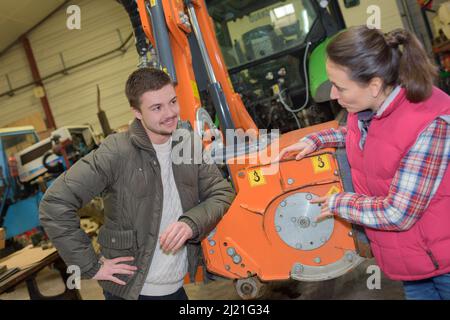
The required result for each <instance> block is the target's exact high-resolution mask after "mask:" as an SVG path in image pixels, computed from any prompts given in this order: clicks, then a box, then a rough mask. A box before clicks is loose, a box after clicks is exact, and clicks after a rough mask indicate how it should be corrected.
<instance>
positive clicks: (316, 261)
mask: <svg viewBox="0 0 450 320" xmlns="http://www.w3.org/2000/svg"><path fill="white" fill-rule="evenodd" d="M314 262H315V263H320V262H322V259H320V257H317V258H315V259H314Z"/></svg>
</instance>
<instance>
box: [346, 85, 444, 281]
mask: <svg viewBox="0 0 450 320" xmlns="http://www.w3.org/2000/svg"><path fill="white" fill-rule="evenodd" d="M442 115H450V97H449V96H448V95H447V94H446V93H444V92H442V91H441V90H439V89H438V88H434V89H433V94H432V96H431V97H430V98H429V99H427V100H426V101H424V102H421V103H412V102H410V101H408V100H407V99H406V92H405V90H404V89H402V90H401V91H400V93H399V94H398V95H397V97H396V98H395V99H394V101H392V103H391V104H390V105H389V106H388V108H387V109H386V110H385V111H384V112H383V114H382V115H381V116H379V117H378V116H375V117H374V118H373V119H372V122H371V124H370V128H369V133H368V136H367V139H366V143H365V146H364V150H361V149H360V147H359V140H360V137H361V134H360V131H359V129H358V118H357V115H356V114H349V116H348V123H347V126H348V133H347V141H346V148H347V155H348V159H349V163H350V166H351V172H352V178H353V184H354V187H355V192H356V193H359V194H364V195H368V196H378V197H385V196H387V195H388V191H389V185H390V183H391V181H392V179H393V177H394V175H395V172H396V171H397V169H398V168H399V164H400V161H401V159H403V157H404V156H405V155H406V154H407V152H408V151H409V149H410V148H411V147H412V146H413V145H414V143H415V141H416V140H417V138H418V136H419V135H420V133H421V132H422V131H423V130H424V129H426V128H427V127H428V126H429V125H430V124H431V123H432V122H433V121H434V120H435V119H436V118H438V117H439V116H442ZM365 230H366V233H367V236H368V238H369V239H370V243H371V248H372V251H373V254H374V256H375V258H376V261H377V263H378V265H379V266H380V268H381V269H382V271H383V272H384V273H385V274H386V275H387V276H388V277H389V278H391V279H393V280H420V279H426V278H430V277H434V276H437V275H441V274H445V273H449V272H450V170H449V169H447V170H446V172H445V174H444V177H443V179H442V182H441V184H440V186H439V188H438V190H437V191H436V193H435V195H434V196H433V198H432V200H431V202H430V204H429V207H428V208H427V210H426V211H425V212H424V213H423V215H422V217H421V218H420V219H419V220H418V222H417V223H415V224H414V225H413V227H411V228H410V229H409V230H407V231H400V232H399V231H381V230H374V229H371V228H366V229H365Z"/></svg>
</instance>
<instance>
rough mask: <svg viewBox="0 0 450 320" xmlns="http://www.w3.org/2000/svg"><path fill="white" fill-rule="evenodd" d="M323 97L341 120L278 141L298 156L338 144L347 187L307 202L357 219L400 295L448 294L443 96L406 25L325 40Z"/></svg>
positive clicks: (448, 136)
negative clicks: (343, 115)
mask: <svg viewBox="0 0 450 320" xmlns="http://www.w3.org/2000/svg"><path fill="white" fill-rule="evenodd" d="M327 54H328V59H327V65H326V67H327V73H328V77H329V79H330V81H331V83H332V85H333V86H332V89H331V98H332V99H337V100H338V102H339V103H340V105H341V106H342V107H343V108H345V109H347V111H348V112H349V114H348V119H347V126H346V127H340V128H339V129H330V130H324V131H321V132H318V133H315V134H311V135H309V136H306V137H305V138H303V139H302V140H300V141H299V142H298V143H296V144H294V145H291V146H289V147H288V148H285V149H284V150H282V151H281V153H280V156H279V157H280V158H283V157H285V156H286V154H287V153H291V152H294V151H295V152H298V155H297V156H296V159H297V160H299V159H301V158H302V157H304V156H305V155H307V154H309V153H311V152H314V151H316V150H318V149H320V148H324V147H338V146H344V145H345V146H346V150H347V156H348V160H349V163H350V167H351V173H352V180H353V184H354V188H355V193H349V192H344V193H339V194H335V195H332V196H327V197H321V198H317V199H315V200H313V201H312V202H314V203H322V204H323V206H322V214H321V216H320V219H323V218H325V217H331V216H338V217H341V218H343V219H346V220H348V221H349V222H351V223H354V224H360V225H363V226H364V227H365V230H366V233H367V236H368V237H369V239H370V242H371V248H372V251H373V253H374V256H375V258H376V260H377V263H378V265H379V266H380V267H381V269H382V270H383V272H384V273H385V274H386V275H387V276H388V277H389V278H391V279H393V280H402V281H403V283H404V291H405V297H406V298H407V299H446V300H448V299H450V170H447V168H448V163H449V161H450V97H449V96H448V95H447V94H446V93H444V92H442V91H441V90H439V89H438V88H436V87H434V86H433V80H434V78H435V76H436V69H435V67H434V66H433V65H432V63H431V62H430V61H429V59H428V57H427V55H426V52H425V51H424V49H423V47H422V46H421V45H420V43H419V41H418V40H417V38H416V37H415V36H414V35H412V34H411V33H409V32H407V31H405V30H400V29H399V30H394V31H392V32H390V33H388V34H387V35H384V34H383V33H382V32H380V31H379V30H375V29H369V28H367V27H365V26H361V27H354V28H350V29H348V30H346V31H344V32H342V33H340V34H338V35H337V36H336V37H335V38H334V39H333V40H332V41H331V42H330V44H329V45H328V47H327Z"/></svg>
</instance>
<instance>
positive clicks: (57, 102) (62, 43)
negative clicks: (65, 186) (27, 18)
mask: <svg viewBox="0 0 450 320" xmlns="http://www.w3.org/2000/svg"><path fill="white" fill-rule="evenodd" d="M71 4H76V5H78V6H79V7H80V9H81V29H80V30H76V29H75V30H69V29H68V28H67V27H66V20H67V17H68V15H67V14H66V12H65V10H64V11H60V12H58V13H57V14H55V15H54V16H52V17H51V18H50V19H49V20H47V21H46V22H45V23H44V24H42V25H41V26H40V27H39V28H37V29H36V30H35V31H33V32H32V33H31V34H30V35H29V39H30V42H31V46H32V48H33V51H34V55H35V58H36V61H37V64H38V67H39V70H40V73H41V77H45V76H47V75H49V74H52V73H54V72H57V71H58V70H61V69H63V64H62V62H61V57H60V54H62V56H63V58H64V62H65V65H66V67H70V66H73V65H76V64H78V63H81V62H82V61H85V60H88V59H91V58H93V57H95V56H98V55H100V54H102V53H106V52H108V51H110V50H113V49H115V48H117V47H119V46H120V45H121V39H120V37H119V32H120V34H121V37H122V41H124V40H125V39H126V38H127V37H128V36H129V35H130V33H131V25H130V22H129V19H128V15H127V14H126V12H125V10H124V9H123V8H122V7H121V5H120V4H119V3H117V2H116V1H114V0H95V1H89V0H84V1H83V0H79V1H71ZM127 48H128V50H127V51H126V52H125V53H122V52H115V53H114V54H113V55H110V56H107V57H105V58H102V59H101V60H97V61H95V62H93V63H90V64H87V65H84V66H82V67H80V68H76V69H74V70H72V71H69V74H68V75H63V74H61V75H57V76H55V77H53V78H51V79H49V80H46V81H44V85H45V87H46V92H47V97H48V100H49V102H50V106H51V109H52V111H53V115H54V118H55V121H56V124H57V126H58V127H61V126H64V125H73V124H85V123H89V124H91V125H93V126H94V129H95V130H96V131H98V132H101V129H100V124H99V123H98V119H97V115H96V113H97V106H96V104H97V96H96V90H97V89H96V85H97V84H99V85H100V89H101V98H102V100H101V106H102V109H103V110H104V111H105V112H106V114H107V116H108V118H109V121H110V124H111V127H113V128H115V127H119V126H121V125H124V124H126V123H127V122H128V121H129V120H131V119H132V115H131V113H130V110H129V107H128V102H127V100H126V98H125V95H124V84H125V81H126V79H127V77H128V75H129V74H130V73H131V72H132V71H133V70H134V69H135V68H136V65H137V62H138V56H137V53H136V50H135V47H134V39H132V40H131V41H130V42H129V44H128V46H127ZM5 74H8V75H9V77H10V80H11V84H12V86H13V88H16V87H18V86H20V85H23V84H26V83H28V82H31V81H32V77H31V73H30V70H29V67H28V64H27V60H26V58H25V54H24V52H23V49H22V47H21V46H20V45H17V46H15V47H14V48H13V49H12V50H10V51H9V52H8V53H7V54H6V55H4V56H3V57H1V58H0V77H1V78H0V92H5V91H7V90H8V86H7V82H6V79H5ZM0 108H1V110H0V126H1V125H4V124H6V123H9V122H12V121H15V120H17V119H19V118H22V117H24V116H25V115H26V114H27V113H32V112H35V111H37V110H39V111H41V113H42V115H43V111H42V107H41V104H40V101H39V99H38V98H36V97H35V96H34V94H33V88H32V87H29V88H27V89H24V90H22V91H20V92H18V93H16V95H15V96H13V97H8V96H6V97H1V98H0Z"/></svg>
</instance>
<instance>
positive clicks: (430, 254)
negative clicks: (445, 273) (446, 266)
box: [427, 250, 439, 270]
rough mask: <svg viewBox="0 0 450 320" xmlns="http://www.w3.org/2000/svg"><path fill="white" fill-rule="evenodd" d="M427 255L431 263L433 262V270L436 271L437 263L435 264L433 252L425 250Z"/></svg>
mask: <svg viewBox="0 0 450 320" xmlns="http://www.w3.org/2000/svg"><path fill="white" fill-rule="evenodd" d="M427 254H428V256H429V257H430V259H431V261H432V262H433V264H434V268H435V269H436V270H438V269H439V263H438V262H437V260H436V258H435V257H434V255H433V252H431V250H427Z"/></svg>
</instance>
